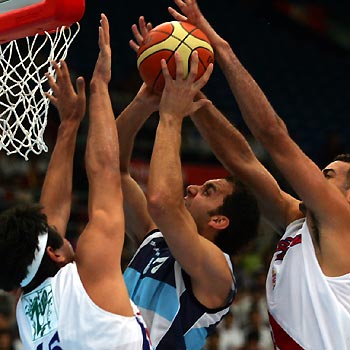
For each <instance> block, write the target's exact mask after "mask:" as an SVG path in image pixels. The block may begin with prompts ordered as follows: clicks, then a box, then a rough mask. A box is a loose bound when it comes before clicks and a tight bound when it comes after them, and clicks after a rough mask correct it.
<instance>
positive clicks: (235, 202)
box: [211, 176, 260, 255]
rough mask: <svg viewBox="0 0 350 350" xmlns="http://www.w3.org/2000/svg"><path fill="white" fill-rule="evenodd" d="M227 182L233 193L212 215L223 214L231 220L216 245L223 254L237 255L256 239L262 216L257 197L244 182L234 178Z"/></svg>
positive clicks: (217, 239)
mask: <svg viewBox="0 0 350 350" xmlns="http://www.w3.org/2000/svg"><path fill="white" fill-rule="evenodd" d="M225 180H226V181H228V182H230V183H232V184H233V187H234V189H233V192H232V193H231V194H229V195H227V196H226V197H225V198H224V202H223V204H222V206H220V207H219V208H218V209H217V210H215V213H214V212H212V213H211V214H222V215H225V216H227V217H228V219H229V220H230V224H229V226H228V227H227V228H225V229H224V230H221V231H220V232H219V233H218V235H217V237H216V239H215V244H216V245H217V246H218V247H219V248H220V249H221V250H222V251H223V252H225V253H227V254H229V255H235V254H237V253H238V252H239V251H240V250H241V249H242V248H244V247H245V246H246V245H247V244H248V243H250V242H251V241H252V240H253V239H254V238H256V236H257V234H258V226H259V220H260V214H259V209H258V203H257V200H256V198H255V196H254V195H253V194H252V193H251V191H250V190H249V189H248V187H247V186H246V185H245V184H244V183H243V182H241V181H240V180H238V179H237V178H236V177H234V176H228V177H226V178H225Z"/></svg>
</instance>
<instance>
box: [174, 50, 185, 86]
mask: <svg viewBox="0 0 350 350" xmlns="http://www.w3.org/2000/svg"><path fill="white" fill-rule="evenodd" d="M175 63H176V79H177V80H178V79H184V66H183V63H182V57H181V55H180V53H179V52H177V51H175Z"/></svg>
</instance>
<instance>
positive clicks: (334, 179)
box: [322, 160, 350, 195]
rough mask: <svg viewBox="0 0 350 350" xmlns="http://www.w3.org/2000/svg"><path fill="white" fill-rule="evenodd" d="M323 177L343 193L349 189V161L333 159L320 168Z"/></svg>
mask: <svg viewBox="0 0 350 350" xmlns="http://www.w3.org/2000/svg"><path fill="white" fill-rule="evenodd" d="M322 172H323V175H324V176H325V178H326V179H327V180H328V181H329V182H331V183H332V184H333V185H334V186H336V187H337V188H338V189H339V190H340V191H341V192H342V193H343V194H344V195H345V194H346V193H347V192H348V191H349V189H350V163H346V162H342V161H339V160H337V161H335V162H332V163H330V164H329V165H328V166H327V167H326V168H324V169H323V170H322Z"/></svg>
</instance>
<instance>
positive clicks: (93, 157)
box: [85, 83, 119, 178]
mask: <svg viewBox="0 0 350 350" xmlns="http://www.w3.org/2000/svg"><path fill="white" fill-rule="evenodd" d="M89 110H90V115H89V117H90V118H89V132H88V139H87V145H86V156H85V159H86V168H87V175H88V177H90V176H89V175H90V173H95V172H98V171H101V170H104V169H106V168H108V169H110V170H112V171H114V172H115V173H116V174H118V173H119V147H118V138H117V137H115V133H116V130H115V128H111V120H114V114H113V109H112V104H111V101H110V97H109V92H108V85H107V84H103V83H100V84H96V85H95V84H93V85H91V89H90V107H89ZM94 178H95V176H94Z"/></svg>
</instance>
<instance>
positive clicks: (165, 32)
mask: <svg viewBox="0 0 350 350" xmlns="http://www.w3.org/2000/svg"><path fill="white" fill-rule="evenodd" d="M194 50H196V51H197V52H198V58H199V63H198V73H197V78H196V79H199V78H200V77H201V76H202V75H203V74H204V72H205V70H206V68H207V67H208V65H209V63H213V62H214V51H213V48H212V46H211V45H210V42H209V40H208V38H207V36H206V35H205V34H204V33H203V32H202V31H201V30H200V29H198V28H197V27H195V26H193V25H192V24H190V23H187V22H178V21H172V22H166V23H162V24H160V25H158V26H157V27H155V28H153V29H152V30H151V31H150V32H149V33H148V34H147V35H146V36H145V38H144V40H143V42H142V44H141V46H140V48H139V50H138V52H137V67H138V70H139V72H140V76H141V78H142V80H143V81H144V82H145V83H146V85H147V86H149V87H151V88H152V90H153V91H154V92H156V93H161V92H162V90H163V88H164V78H163V73H162V68H161V64H160V61H161V59H163V58H164V59H165V60H166V62H167V65H168V69H169V73H170V74H171V76H172V77H173V78H175V73H176V63H175V55H174V53H175V52H179V53H180V55H181V58H182V62H183V71H184V78H186V77H187V75H188V73H189V71H190V63H191V54H192V52H193V51H194Z"/></svg>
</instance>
